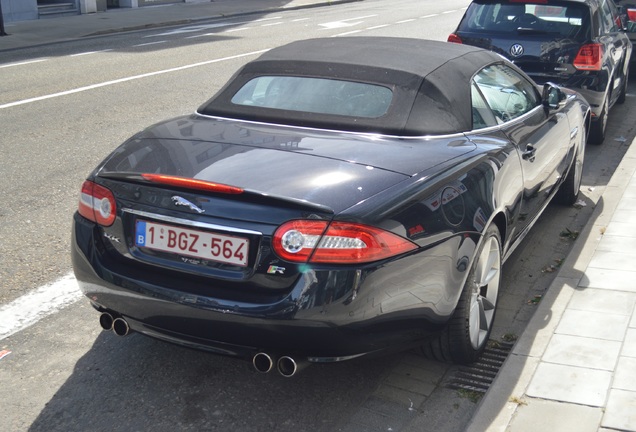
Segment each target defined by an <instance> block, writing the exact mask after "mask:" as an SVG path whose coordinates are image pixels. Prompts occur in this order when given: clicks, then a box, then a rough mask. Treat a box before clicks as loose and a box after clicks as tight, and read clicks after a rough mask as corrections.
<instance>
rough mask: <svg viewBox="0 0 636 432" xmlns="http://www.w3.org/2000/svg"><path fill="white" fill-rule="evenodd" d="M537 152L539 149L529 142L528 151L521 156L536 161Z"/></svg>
mask: <svg viewBox="0 0 636 432" xmlns="http://www.w3.org/2000/svg"><path fill="white" fill-rule="evenodd" d="M536 153H537V149H536V148H535V147H534V146H533V145H532V144H528V145H526V151H524V152H523V153H521V157H522V159H523V160H527V161H530V162H534V159H535V156H536Z"/></svg>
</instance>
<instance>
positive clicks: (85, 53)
mask: <svg viewBox="0 0 636 432" xmlns="http://www.w3.org/2000/svg"><path fill="white" fill-rule="evenodd" d="M112 50H113V49H112V48H109V49H104V50H99V51H86V52H83V53H79V54H71V55H70V57H80V56H85V55H91V54H99V53H103V52H108V51H112Z"/></svg>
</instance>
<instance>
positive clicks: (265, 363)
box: [252, 352, 308, 378]
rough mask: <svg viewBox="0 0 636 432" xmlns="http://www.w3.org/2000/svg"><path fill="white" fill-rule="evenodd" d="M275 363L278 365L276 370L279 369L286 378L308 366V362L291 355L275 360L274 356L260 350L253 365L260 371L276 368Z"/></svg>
mask: <svg viewBox="0 0 636 432" xmlns="http://www.w3.org/2000/svg"><path fill="white" fill-rule="evenodd" d="M274 364H275V365H276V370H278V373H279V374H281V375H282V376H284V377H285V378H291V377H293V376H294V375H296V373H297V372H299V371H300V370H302V369H303V368H304V367H305V366H307V364H308V362H307V361H298V360H295V359H294V358H293V357H290V356H282V357H280V358H279V359H278V361H276V362H274V358H273V357H272V356H271V355H269V354H267V353H264V352H259V353H257V354H255V355H254V357H253V358H252V365H254V369H256V370H257V371H258V372H260V373H268V372H270V371H271V370H272V369H274Z"/></svg>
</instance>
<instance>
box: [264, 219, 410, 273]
mask: <svg viewBox="0 0 636 432" xmlns="http://www.w3.org/2000/svg"><path fill="white" fill-rule="evenodd" d="M273 247H274V252H276V254H277V255H278V256H279V257H281V258H282V259H284V260H286V261H291V262H298V263H305V262H311V263H325V264H327V263H328V264H363V263H369V262H373V261H379V260H382V259H386V258H390V257H393V256H396V255H400V254H403V253H406V252H410V251H412V250H415V249H417V245H415V244H414V243H413V242H411V241H409V240H407V239H405V238H403V237H400V236H398V235H396V234H393V233H391V232H389V231H385V230H383V229H380V228H376V227H372V226H369V225H363V224H357V223H350V222H331V223H329V222H327V221H313V220H311V221H310V220H294V221H289V222H286V223H284V224H283V225H281V226H280V227H279V228H278V229H277V230H276V232H275V233H274V244H273Z"/></svg>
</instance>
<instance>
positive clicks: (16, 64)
mask: <svg viewBox="0 0 636 432" xmlns="http://www.w3.org/2000/svg"><path fill="white" fill-rule="evenodd" d="M47 60H48V59H45V58H43V59H37V60H29V61H23V62H20V63H11V64H7V65H2V66H0V69H2V68H8V67H12V66H22V65H26V64H31V63H40V62H43V61H47Z"/></svg>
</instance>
